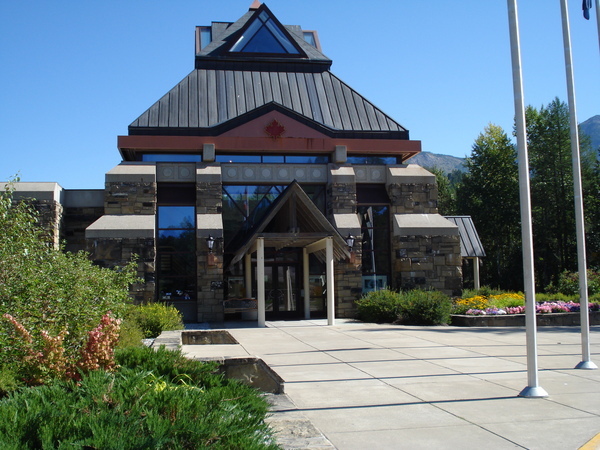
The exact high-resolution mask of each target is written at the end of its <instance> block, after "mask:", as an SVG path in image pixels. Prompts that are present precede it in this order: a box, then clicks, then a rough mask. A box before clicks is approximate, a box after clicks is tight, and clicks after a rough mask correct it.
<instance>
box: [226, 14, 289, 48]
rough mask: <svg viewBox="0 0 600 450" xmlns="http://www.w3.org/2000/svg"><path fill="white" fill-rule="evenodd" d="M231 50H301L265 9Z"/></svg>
mask: <svg viewBox="0 0 600 450" xmlns="http://www.w3.org/2000/svg"><path fill="white" fill-rule="evenodd" d="M230 51H231V52H240V53H285V54H294V55H297V54H298V53H299V52H298V50H297V49H296V47H295V46H294V45H293V44H292V43H291V42H290V40H289V39H288V37H287V36H286V34H285V33H284V32H283V30H282V29H281V28H280V27H279V26H278V25H277V23H276V22H275V21H274V20H273V18H272V17H271V16H270V15H269V14H268V13H267V12H265V11H262V12H261V13H260V14H259V15H258V17H256V19H255V20H254V21H253V22H252V23H251V24H250V26H249V27H248V28H247V29H246V31H245V32H244V34H242V36H241V37H240V38H239V39H238V41H237V42H236V43H235V44H234V45H233V47H231V50H230Z"/></svg>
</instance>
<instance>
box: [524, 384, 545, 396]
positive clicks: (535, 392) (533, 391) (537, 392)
mask: <svg viewBox="0 0 600 450" xmlns="http://www.w3.org/2000/svg"><path fill="white" fill-rule="evenodd" d="M519 397H527V398H544V397H548V393H547V392H546V391H545V390H544V388H541V387H539V386H535V387H532V386H527V387H526V388H525V389H523V390H522V391H521V392H519Z"/></svg>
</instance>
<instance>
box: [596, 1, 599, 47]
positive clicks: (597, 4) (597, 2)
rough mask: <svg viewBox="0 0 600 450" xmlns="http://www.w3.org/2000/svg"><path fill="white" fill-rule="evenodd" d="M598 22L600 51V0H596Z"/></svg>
mask: <svg viewBox="0 0 600 450" xmlns="http://www.w3.org/2000/svg"><path fill="white" fill-rule="evenodd" d="M596 22H597V23H598V50H599V51H600V0H596Z"/></svg>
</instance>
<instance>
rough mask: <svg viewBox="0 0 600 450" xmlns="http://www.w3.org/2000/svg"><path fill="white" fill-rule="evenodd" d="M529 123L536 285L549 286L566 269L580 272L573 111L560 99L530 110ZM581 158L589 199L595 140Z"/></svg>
mask: <svg viewBox="0 0 600 450" xmlns="http://www.w3.org/2000/svg"><path fill="white" fill-rule="evenodd" d="M526 119H527V138H528V150H529V161H530V163H529V167H530V172H531V204H532V217H533V233H534V254H535V270H536V282H537V284H539V285H540V286H542V287H543V286H546V285H548V284H549V283H551V282H552V281H555V280H556V279H557V277H558V276H559V275H560V274H561V273H562V272H563V271H565V270H568V271H577V240H576V232H575V203H574V190H573V165H572V151H571V139H570V126H569V109H568V106H567V105H566V104H565V103H564V102H561V101H560V100H559V99H558V98H555V99H554V100H553V101H552V102H551V103H549V104H548V105H547V106H542V107H541V108H540V109H539V110H538V109H536V108H533V107H531V106H530V107H528V108H527V110H526ZM580 160H581V177H582V182H583V185H584V187H585V188H586V191H587V192H588V195H589V193H590V188H591V187H592V186H593V184H594V172H593V168H594V161H595V156H594V155H593V153H592V152H591V147H590V143H589V140H586V139H582V140H581V142H580ZM596 183H597V181H596Z"/></svg>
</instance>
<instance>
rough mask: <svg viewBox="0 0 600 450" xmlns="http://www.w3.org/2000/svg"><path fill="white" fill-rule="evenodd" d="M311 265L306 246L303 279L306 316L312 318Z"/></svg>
mask: <svg viewBox="0 0 600 450" xmlns="http://www.w3.org/2000/svg"><path fill="white" fill-rule="evenodd" d="M309 270H310V266H309V264H308V251H307V250H306V247H304V248H303V249H302V279H303V281H304V318H305V319H310V280H309V277H308V271H309Z"/></svg>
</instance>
